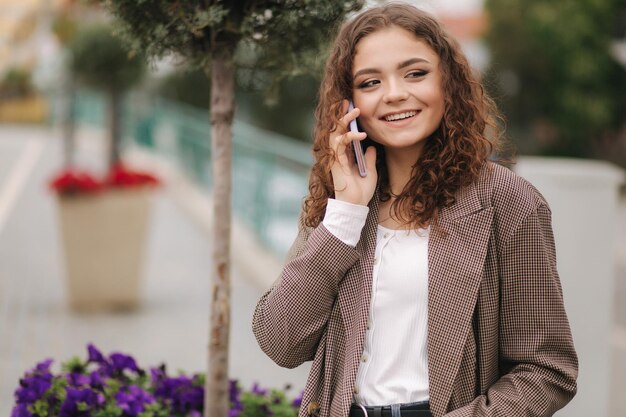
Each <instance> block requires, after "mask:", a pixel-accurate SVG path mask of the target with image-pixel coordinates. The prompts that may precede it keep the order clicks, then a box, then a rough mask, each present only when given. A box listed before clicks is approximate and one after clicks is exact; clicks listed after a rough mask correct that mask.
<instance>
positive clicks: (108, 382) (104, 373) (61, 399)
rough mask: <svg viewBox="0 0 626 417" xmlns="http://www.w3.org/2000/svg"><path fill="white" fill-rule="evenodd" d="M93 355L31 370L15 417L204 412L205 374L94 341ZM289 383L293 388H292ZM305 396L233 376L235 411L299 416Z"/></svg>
mask: <svg viewBox="0 0 626 417" xmlns="http://www.w3.org/2000/svg"><path fill="white" fill-rule="evenodd" d="M87 351H88V358H87V360H86V361H83V360H81V359H80V358H72V359H71V360H69V361H67V362H65V363H63V364H62V365H61V371H60V372H58V373H56V374H55V373H53V372H52V371H51V366H52V363H53V361H52V359H47V360H45V361H42V362H40V363H38V364H37V365H36V366H35V367H34V368H33V369H31V370H29V371H27V372H26V373H25V375H24V377H23V378H22V379H20V386H19V387H18V388H17V389H16V391H15V405H14V407H13V411H12V413H11V417H45V416H49V417H201V416H202V412H203V409H204V379H205V377H204V375H203V374H194V375H191V376H188V375H185V374H179V375H178V376H169V375H168V374H167V371H166V367H165V365H161V366H159V367H156V368H150V369H149V370H148V371H145V370H143V369H142V368H139V366H138V365H137V363H136V362H135V359H133V358H132V357H131V356H128V355H125V354H123V353H118V352H116V353H112V354H111V355H109V356H108V357H105V356H104V355H103V354H102V353H101V352H100V351H99V350H98V349H97V348H96V347H95V346H93V345H92V344H90V345H88V346H87ZM286 389H288V388H286ZM301 399H302V396H301V395H300V396H299V397H298V398H296V399H294V400H289V399H288V398H287V396H286V394H285V392H284V391H279V390H272V391H268V390H265V389H262V388H261V387H259V386H258V385H257V384H254V386H253V387H252V389H251V390H250V391H243V390H242V389H241V387H240V386H239V384H238V383H237V381H235V380H231V382H230V405H231V409H230V412H229V417H262V416H275V417H296V416H297V413H298V408H299V407H300V403H301Z"/></svg>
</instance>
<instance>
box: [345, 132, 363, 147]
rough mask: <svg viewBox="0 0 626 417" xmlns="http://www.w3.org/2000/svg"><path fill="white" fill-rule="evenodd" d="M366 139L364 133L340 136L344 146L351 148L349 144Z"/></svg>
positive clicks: (348, 133)
mask: <svg viewBox="0 0 626 417" xmlns="http://www.w3.org/2000/svg"><path fill="white" fill-rule="evenodd" d="M365 138H367V133H365V132H346V133H344V134H343V135H341V140H342V142H343V145H344V146H352V145H351V142H353V141H355V140H356V141H359V142H360V141H362V140H363V139H365Z"/></svg>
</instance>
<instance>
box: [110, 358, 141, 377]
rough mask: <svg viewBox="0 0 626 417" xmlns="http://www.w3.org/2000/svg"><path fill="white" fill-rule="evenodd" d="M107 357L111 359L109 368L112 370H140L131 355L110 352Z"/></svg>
mask: <svg viewBox="0 0 626 417" xmlns="http://www.w3.org/2000/svg"><path fill="white" fill-rule="evenodd" d="M109 359H110V360H111V368H112V370H113V371H114V372H118V373H122V372H124V370H126V369H128V370H129V371H133V372H137V373H140V372H141V370H140V369H139V367H138V366H137V363H136V362H135V360H134V359H133V358H132V357H131V356H128V355H124V354H123V353H112V354H111V356H109Z"/></svg>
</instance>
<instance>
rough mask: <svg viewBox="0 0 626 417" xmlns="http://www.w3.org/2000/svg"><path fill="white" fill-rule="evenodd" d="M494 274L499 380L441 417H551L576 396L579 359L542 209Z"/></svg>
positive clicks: (548, 222)
mask: <svg viewBox="0 0 626 417" xmlns="http://www.w3.org/2000/svg"><path fill="white" fill-rule="evenodd" d="M499 268H500V286H501V287H500V297H501V304H500V318H499V328H500V346H499V349H500V369H501V374H502V376H501V378H500V379H499V380H498V381H496V383H495V384H493V385H492V386H491V387H489V388H488V390H487V392H486V393H485V394H484V395H480V396H478V397H477V398H475V399H474V401H473V402H472V403H470V404H468V405H467V406H465V407H462V408H459V409H456V410H454V411H452V412H450V413H448V414H446V416H449V417H461V416H467V417H469V416H472V417H475V416H551V415H552V414H554V413H555V412H556V411H557V410H559V409H560V408H562V407H564V406H565V405H566V404H567V403H568V402H569V401H570V400H571V399H572V397H573V396H574V394H575V393H576V378H577V375H578V359H577V356H576V352H575V350H574V345H573V341H572V335H571V331H570V327H569V323H568V320H567V316H566V314H565V308H564V306H563V295H562V290H561V283H560V281H559V276H558V273H557V270H556V255H555V247H554V238H553V234H552V227H551V220H550V210H549V208H548V207H547V206H546V205H545V204H544V203H542V204H540V205H539V207H538V208H537V209H536V210H535V211H533V212H532V213H531V214H530V215H529V216H528V217H526V218H525V219H524V221H523V222H522V223H521V224H520V226H519V227H518V228H517V229H516V230H515V231H514V232H513V234H512V235H511V237H510V239H508V240H507V242H506V243H505V245H504V247H503V250H502V251H501V252H500V254H499Z"/></svg>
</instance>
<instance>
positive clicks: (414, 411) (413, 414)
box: [350, 402, 432, 417]
mask: <svg viewBox="0 0 626 417" xmlns="http://www.w3.org/2000/svg"><path fill="white" fill-rule="evenodd" d="M365 411H367V416H366V415H365V414H364V413H363V410H362V409H361V407H359V406H358V405H356V404H352V407H351V408H350V417H392V416H391V406H390V405H386V406H382V407H371V406H365ZM400 415H401V416H402V417H432V414H431V413H430V406H429V404H428V402H424V403H419V404H411V405H408V404H407V405H402V406H400Z"/></svg>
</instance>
